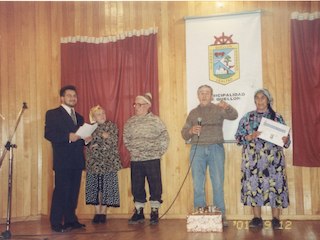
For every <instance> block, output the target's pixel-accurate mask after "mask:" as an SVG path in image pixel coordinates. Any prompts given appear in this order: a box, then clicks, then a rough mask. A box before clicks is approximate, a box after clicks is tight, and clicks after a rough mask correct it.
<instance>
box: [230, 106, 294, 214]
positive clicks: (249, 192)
mask: <svg viewBox="0 0 320 240" xmlns="http://www.w3.org/2000/svg"><path fill="white" fill-rule="evenodd" d="M270 115H271V114H270V112H269V110H267V111H266V112H264V113H259V112H257V111H251V112H249V113H247V114H246V115H245V116H244V117H243V118H242V119H241V120H240V122H239V126H238V130H237V133H236V135H235V138H236V140H237V144H238V145H242V146H243V148H242V164H241V202H242V203H243V204H244V205H248V206H252V207H260V206H270V207H272V208H281V207H282V208H286V207H288V205H289V194H288V185H287V180H286V173H285V157H284V153H283V148H282V147H280V146H277V145H275V144H272V143H270V142H267V141H265V140H262V139H260V138H256V139H254V140H252V141H247V140H246V139H245V136H247V135H249V134H252V133H253V132H254V131H257V130H258V127H259V124H260V122H261V119H262V117H265V118H269V119H270ZM273 120H274V121H276V122H279V123H282V124H285V123H284V120H283V118H282V116H281V115H279V114H278V113H276V116H275V119H273ZM289 145H290V140H289V141H288V143H287V144H286V145H285V146H284V147H285V148H288V147H289Z"/></svg>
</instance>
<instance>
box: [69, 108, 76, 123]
mask: <svg viewBox="0 0 320 240" xmlns="http://www.w3.org/2000/svg"><path fill="white" fill-rule="evenodd" d="M70 115H71V118H72V121H73V123H74V125H77V118H76V114H75V113H74V109H73V108H71V114H70Z"/></svg>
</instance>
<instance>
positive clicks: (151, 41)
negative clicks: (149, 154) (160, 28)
mask: <svg viewBox="0 0 320 240" xmlns="http://www.w3.org/2000/svg"><path fill="white" fill-rule="evenodd" d="M69 84H72V85H75V86H76V87H77V91H78V104H77V107H76V109H77V111H78V112H79V113H81V114H82V115H83V116H84V118H85V120H86V122H89V116H88V115H89V111H90V108H91V107H93V106H95V105H98V104H99V105H100V106H102V107H103V108H104V109H105V110H106V114H107V118H108V119H110V120H111V121H113V122H115V123H116V124H117V126H118V128H119V150H120V154H121V161H122V165H123V167H129V164H130V156H129V153H128V151H127V150H126V148H125V147H124V144H123V137H122V136H123V127H124V124H125V122H126V121H127V120H128V118H129V117H131V116H132V115H133V114H134V109H133V103H134V100H135V97H136V96H137V95H142V94H144V93H146V92H151V94H152V96H153V105H152V112H153V113H155V114H158V113H159V101H158V100H159V93H158V57H157V34H156V33H155V32H154V30H151V33H150V32H148V31H147V30H142V31H135V32H133V33H125V34H123V35H119V36H118V37H105V38H88V37H71V38H63V39H62V41H61V86H64V85H69Z"/></svg>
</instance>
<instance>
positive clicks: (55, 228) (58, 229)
mask: <svg viewBox="0 0 320 240" xmlns="http://www.w3.org/2000/svg"><path fill="white" fill-rule="evenodd" d="M51 229H52V231H54V232H60V233H62V232H64V228H63V226H62V224H58V225H51Z"/></svg>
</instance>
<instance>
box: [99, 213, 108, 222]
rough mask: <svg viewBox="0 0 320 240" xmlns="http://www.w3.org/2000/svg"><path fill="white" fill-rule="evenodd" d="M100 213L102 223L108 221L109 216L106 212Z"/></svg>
mask: <svg viewBox="0 0 320 240" xmlns="http://www.w3.org/2000/svg"><path fill="white" fill-rule="evenodd" d="M99 215H100V217H99V222H100V223H106V221H107V216H106V214H99Z"/></svg>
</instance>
